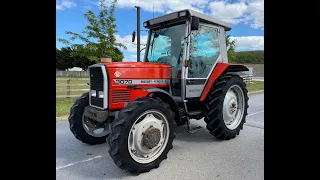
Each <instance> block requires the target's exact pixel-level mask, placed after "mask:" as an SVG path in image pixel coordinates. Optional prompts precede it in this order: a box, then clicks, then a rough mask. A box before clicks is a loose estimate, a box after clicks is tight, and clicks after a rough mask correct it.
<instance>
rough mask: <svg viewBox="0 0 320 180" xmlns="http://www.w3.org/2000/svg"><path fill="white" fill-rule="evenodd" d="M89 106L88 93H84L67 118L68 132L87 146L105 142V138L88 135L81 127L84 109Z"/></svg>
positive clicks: (82, 126)
mask: <svg viewBox="0 0 320 180" xmlns="http://www.w3.org/2000/svg"><path fill="white" fill-rule="evenodd" d="M88 105H89V93H84V94H83V95H82V96H81V97H80V98H78V99H77V100H76V101H75V103H74V104H73V106H72V107H71V108H70V116H69V118H68V121H69V125H70V130H71V132H72V133H73V135H74V136H75V137H76V138H77V139H78V140H80V141H81V142H83V143H86V144H89V145H96V144H101V143H105V142H106V137H107V135H105V136H101V137H95V136H92V135H90V134H89V133H88V132H87V131H86V130H85V129H84V125H83V118H84V115H83V114H84V108H85V107H86V106H88Z"/></svg>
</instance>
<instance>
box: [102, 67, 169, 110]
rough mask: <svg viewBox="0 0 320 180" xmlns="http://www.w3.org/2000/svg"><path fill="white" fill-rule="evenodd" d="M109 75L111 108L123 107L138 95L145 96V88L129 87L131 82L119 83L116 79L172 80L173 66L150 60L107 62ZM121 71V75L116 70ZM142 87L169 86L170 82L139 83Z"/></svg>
mask: <svg viewBox="0 0 320 180" xmlns="http://www.w3.org/2000/svg"><path fill="white" fill-rule="evenodd" d="M105 65H106V67H107V71H108V76H109V82H110V83H109V86H110V87H109V109H110V110H116V109H122V108H123V107H124V105H125V101H126V102H128V101H129V102H131V101H133V100H134V99H135V98H137V97H145V96H146V95H147V93H148V92H147V91H146V90H144V89H134V88H128V86H132V85H130V84H125V85H119V84H117V83H115V82H114V79H168V80H171V66H170V65H169V64H158V63H149V62H113V63H105ZM116 71H118V72H120V73H121V75H120V76H119V77H116V76H115V72H116ZM134 86H136V87H140V88H150V87H151V88H152V87H154V88H156V87H169V86H170V84H138V85H134Z"/></svg>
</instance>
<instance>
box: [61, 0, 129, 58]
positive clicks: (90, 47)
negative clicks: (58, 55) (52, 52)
mask: <svg viewBox="0 0 320 180" xmlns="http://www.w3.org/2000/svg"><path fill="white" fill-rule="evenodd" d="M116 2H117V0H114V1H113V2H112V3H111V5H110V7H107V6H106V4H105V3H104V1H103V0H100V3H99V5H100V9H101V10H100V12H99V13H98V14H97V15H95V14H94V13H93V11H91V10H88V11H87V12H86V13H85V14H84V17H85V19H86V20H87V21H88V22H89V25H87V26H86V27H85V28H84V30H83V31H82V33H81V34H79V33H76V32H71V31H67V32H66V34H68V35H71V37H70V38H69V40H67V39H62V38H59V39H58V40H59V41H60V42H62V43H63V44H65V45H71V48H72V49H73V50H74V51H72V53H71V55H72V56H73V57H76V56H79V57H87V58H88V59H89V60H90V61H92V62H93V63H96V62H99V58H100V57H101V56H103V55H109V56H112V61H114V62H120V61H122V59H123V58H124V56H123V53H122V52H121V51H120V50H119V49H118V48H123V49H127V48H126V46H124V45H123V44H121V43H117V42H116V38H115V35H114V34H115V33H117V32H118V31H117V30H116V28H117V26H116V24H115V21H116V18H115V17H114V13H115V10H116ZM76 39H79V40H81V41H82V42H83V44H72V43H71V42H70V41H74V40H76Z"/></svg>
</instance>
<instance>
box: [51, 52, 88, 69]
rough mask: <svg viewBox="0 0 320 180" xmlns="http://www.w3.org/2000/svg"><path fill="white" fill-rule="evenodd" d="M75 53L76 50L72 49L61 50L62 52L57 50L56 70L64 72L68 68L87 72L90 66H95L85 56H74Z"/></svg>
mask: <svg viewBox="0 0 320 180" xmlns="http://www.w3.org/2000/svg"><path fill="white" fill-rule="evenodd" d="M73 52H74V50H73V49H72V48H70V47H64V48H61V50H59V49H58V48H56V69H58V70H63V71H64V70H66V69H68V68H73V67H80V68H82V69H83V70H86V69H87V68H88V66H90V65H92V64H94V62H93V61H90V60H89V59H88V58H86V57H84V56H78V55H76V56H72V55H71V54H72V53H73Z"/></svg>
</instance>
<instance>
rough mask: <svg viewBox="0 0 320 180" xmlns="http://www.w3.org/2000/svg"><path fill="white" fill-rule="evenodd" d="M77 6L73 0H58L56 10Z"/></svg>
mask: <svg viewBox="0 0 320 180" xmlns="http://www.w3.org/2000/svg"><path fill="white" fill-rule="evenodd" d="M75 6H77V4H76V3H75V2H73V1H72V0H56V10H64V9H67V8H72V7H75Z"/></svg>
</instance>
